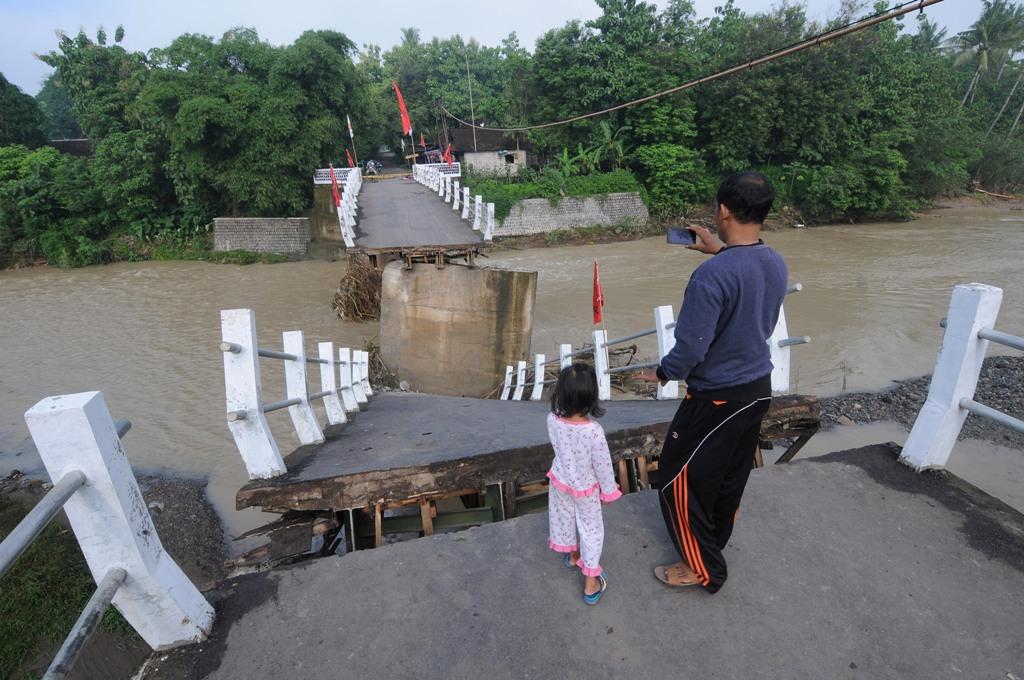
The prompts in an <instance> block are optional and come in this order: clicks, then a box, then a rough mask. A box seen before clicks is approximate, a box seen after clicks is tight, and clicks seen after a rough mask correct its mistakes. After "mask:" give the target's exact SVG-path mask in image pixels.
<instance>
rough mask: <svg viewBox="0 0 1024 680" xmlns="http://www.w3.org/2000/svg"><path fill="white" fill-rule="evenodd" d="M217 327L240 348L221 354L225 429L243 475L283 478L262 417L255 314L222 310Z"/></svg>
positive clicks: (280, 460) (282, 468) (278, 455)
mask: <svg viewBox="0 0 1024 680" xmlns="http://www.w3.org/2000/svg"><path fill="white" fill-rule="evenodd" d="M220 326H221V339H222V340H223V342H224V343H226V344H230V345H233V346H237V347H239V348H241V351H239V352H237V353H235V352H224V393H225V396H226V401H227V411H228V429H229V430H231V436H232V437H234V439H235V445H236V446H237V447H238V453H239V454H241V456H242V462H243V463H244V464H245V469H246V472H248V473H249V479H267V478H269V477H277V476H278V475H283V474H284V473H285V472H287V471H288V470H287V468H286V467H285V464H284V459H283V458H281V452H280V451H279V450H278V448H277V442H275V441H274V437H273V435H272V434H271V433H270V426H269V425H268V424H267V418H266V416H265V415H263V398H262V395H261V385H262V383H261V381H260V358H259V354H258V353H257V351H258V350H257V344H256V315H255V314H254V313H253V311H252V310H251V309H225V310H223V311H221V313H220ZM232 416H235V417H234V418H232ZM239 416H240V417H239Z"/></svg>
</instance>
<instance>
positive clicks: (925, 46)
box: [914, 14, 948, 53]
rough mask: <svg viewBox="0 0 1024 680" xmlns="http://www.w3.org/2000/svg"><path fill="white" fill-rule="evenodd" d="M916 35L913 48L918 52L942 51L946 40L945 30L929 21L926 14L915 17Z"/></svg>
mask: <svg viewBox="0 0 1024 680" xmlns="http://www.w3.org/2000/svg"><path fill="white" fill-rule="evenodd" d="M917 23H918V28H917V35H915V36H914V46H915V47H916V48H917V49H918V51H920V52H926V53H927V52H935V51H936V50H939V49H942V46H943V45H944V44H946V43H947V42H948V41H947V40H946V29H944V28H939V25H938V24H936V23H935V22H934V21H929V20H928V16H927V15H926V14H920V15H918V17H917Z"/></svg>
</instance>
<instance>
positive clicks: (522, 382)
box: [512, 361, 526, 401]
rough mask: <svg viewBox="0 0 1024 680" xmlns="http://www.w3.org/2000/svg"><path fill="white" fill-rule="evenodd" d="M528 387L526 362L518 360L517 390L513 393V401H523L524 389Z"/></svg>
mask: <svg viewBox="0 0 1024 680" xmlns="http://www.w3.org/2000/svg"><path fill="white" fill-rule="evenodd" d="M525 389H526V362H525V361H517V362H516V391H515V393H514V394H513V395H512V399H513V401H522V399H523V390H525Z"/></svg>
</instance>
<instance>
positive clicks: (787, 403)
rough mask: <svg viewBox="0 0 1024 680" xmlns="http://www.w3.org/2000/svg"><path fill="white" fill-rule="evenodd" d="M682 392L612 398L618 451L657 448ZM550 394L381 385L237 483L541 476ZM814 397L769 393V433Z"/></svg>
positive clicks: (427, 489) (443, 483) (337, 488)
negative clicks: (272, 468) (258, 474)
mask: <svg viewBox="0 0 1024 680" xmlns="http://www.w3.org/2000/svg"><path fill="white" fill-rule="evenodd" d="M678 406H679V402H678V401H653V400H645V401H613V402H610V403H608V404H606V408H607V413H606V414H605V415H604V417H603V418H601V421H600V422H601V424H602V425H603V427H604V429H605V432H606V434H607V436H608V440H609V443H610V444H611V448H612V457H613V459H615V460H619V459H622V458H631V457H636V456H638V455H648V454H650V453H655V454H656V453H657V452H658V451H660V445H659V444H658V442H659V441H660V438H661V437H662V436H663V435H664V432H665V430H666V428H667V427H668V425H669V423H670V422H671V420H672V416H673V415H674V414H675V411H676V408H678ZM549 408H550V407H549V406H548V404H547V403H545V402H530V401H497V400H490V399H469V398H458V397H440V396H436V395H425V394H405V393H384V394H379V395H376V396H374V397H373V398H372V399H371V401H370V405H369V407H368V409H367V410H366V411H365V412H362V413H358V414H356V415H355V416H354V417H353V419H352V421H351V422H349V423H348V424H347V425H345V426H344V427H343V428H341V429H340V430H337V431H333V432H331V433H329V435H328V440H327V441H326V442H325V443H324V444H316V445H311V446H304V447H301V448H299V449H297V450H296V451H295V452H294V453H293V454H291V455H290V456H288V457H287V458H286V461H285V462H286V463H287V465H288V472H287V474H285V475H282V476H280V477H275V478H274V479H261V480H254V481H252V482H250V483H248V484H246V485H245V486H244V487H242V489H241V490H239V492H238V495H237V498H236V501H237V505H238V507H239V508H244V507H250V506H261V507H265V508H274V509H294V510H323V509H328V508H334V509H341V508H359V507H366V506H368V505H371V504H375V503H381V502H384V503H403V502H408V501H411V500H422V499H424V498H431V497H441V496H443V495H444V494H446V493H452V492H455V491H458V490H461V489H472V488H476V489H480V488H482V487H484V486H485V485H488V484H494V483H498V482H508V483H515V482H523V481H528V480H540V479H543V476H544V473H545V472H546V471H547V469H548V466H549V465H550V463H551V455H552V454H551V447H550V445H549V443H548V435H547V427H546V424H545V416H546V413H547V411H548V410H549ZM817 421H818V402H817V399H815V398H814V397H804V396H798V395H793V396H787V397H779V398H777V399H775V400H774V401H773V404H772V409H771V410H770V411H769V413H768V416H767V417H766V418H765V426H764V430H763V432H764V435H765V439H773V438H782V437H792V436H797V435H801V434H805V433H807V432H808V431H809V432H813V431H814V429H816V427H817Z"/></svg>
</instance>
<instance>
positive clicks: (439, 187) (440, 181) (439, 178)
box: [437, 170, 447, 196]
mask: <svg viewBox="0 0 1024 680" xmlns="http://www.w3.org/2000/svg"><path fill="white" fill-rule="evenodd" d="M446 179H447V177H445V176H444V175H442V174H441V171H440V170H438V171H437V195H438V196H444V181H445V180H446Z"/></svg>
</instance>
